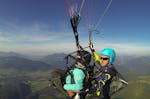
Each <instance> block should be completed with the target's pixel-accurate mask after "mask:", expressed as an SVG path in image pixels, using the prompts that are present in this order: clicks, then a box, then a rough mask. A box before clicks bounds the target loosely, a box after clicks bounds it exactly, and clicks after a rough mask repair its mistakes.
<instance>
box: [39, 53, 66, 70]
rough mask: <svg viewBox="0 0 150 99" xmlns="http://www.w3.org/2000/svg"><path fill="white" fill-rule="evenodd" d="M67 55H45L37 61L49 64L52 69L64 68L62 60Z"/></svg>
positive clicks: (64, 61) (64, 63)
mask: <svg viewBox="0 0 150 99" xmlns="http://www.w3.org/2000/svg"><path fill="white" fill-rule="evenodd" d="M66 55H67V54H64V53H57V54H52V55H47V56H45V57H43V58H42V59H40V60H39V61H42V62H45V63H47V64H50V65H51V66H52V67H53V68H55V69H56V68H65V67H66V60H65V59H64V58H65V56H66Z"/></svg>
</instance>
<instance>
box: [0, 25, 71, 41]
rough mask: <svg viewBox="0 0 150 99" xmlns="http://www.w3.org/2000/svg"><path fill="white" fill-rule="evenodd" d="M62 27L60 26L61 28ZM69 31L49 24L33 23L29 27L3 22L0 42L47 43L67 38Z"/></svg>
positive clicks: (0, 26)
mask: <svg viewBox="0 0 150 99" xmlns="http://www.w3.org/2000/svg"><path fill="white" fill-rule="evenodd" d="M63 27H64V26H62V28H63ZM69 36H71V35H70V33H69V31H68V32H66V31H65V29H64V30H61V29H59V28H58V29H57V30H55V28H54V27H53V26H51V25H49V24H44V23H38V22H34V23H32V24H31V25H19V24H17V23H11V22H10V23H8V22H4V23H3V24H2V23H1V24H0V42H15V43H16V42H19V41H21V42H33V43H35V42H36V43H40V42H47V41H52V40H56V39H60V38H66V37H67V38H68V37H69Z"/></svg>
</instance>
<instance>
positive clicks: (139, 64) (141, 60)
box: [0, 52, 150, 74]
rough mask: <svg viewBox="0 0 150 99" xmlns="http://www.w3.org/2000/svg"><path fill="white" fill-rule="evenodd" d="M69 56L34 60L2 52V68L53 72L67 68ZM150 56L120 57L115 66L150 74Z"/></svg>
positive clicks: (119, 69)
mask: <svg viewBox="0 0 150 99" xmlns="http://www.w3.org/2000/svg"><path fill="white" fill-rule="evenodd" d="M66 55H67V54H64V53H57V54H56V53H55V54H51V55H47V56H44V57H42V58H37V59H32V58H31V57H29V56H26V55H22V54H19V53H15V52H8V53H6V52H0V68H14V69H18V70H25V71H36V70H51V69H56V68H65V67H66V60H65V59H64V57H65V56H66ZM149 60H150V56H136V57H133V56H129V55H126V56H125V55H124V56H123V55H120V56H119V55H118V56H117V57H116V60H115V63H114V66H115V67H116V68H117V70H118V71H120V72H124V73H142V74H149V73H150V68H149V67H150V61H149Z"/></svg>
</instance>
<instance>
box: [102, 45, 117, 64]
mask: <svg viewBox="0 0 150 99" xmlns="http://www.w3.org/2000/svg"><path fill="white" fill-rule="evenodd" d="M100 55H105V56H108V57H109V65H111V64H113V62H114V60H115V56H116V53H115V51H114V50H113V49H111V48H104V49H103V50H102V51H101V52H100Z"/></svg>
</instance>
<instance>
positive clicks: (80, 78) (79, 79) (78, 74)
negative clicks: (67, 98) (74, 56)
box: [64, 65, 85, 91]
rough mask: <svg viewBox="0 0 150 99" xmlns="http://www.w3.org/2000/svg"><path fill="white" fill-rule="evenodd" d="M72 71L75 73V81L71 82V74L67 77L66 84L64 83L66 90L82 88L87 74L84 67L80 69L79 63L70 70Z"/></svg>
mask: <svg viewBox="0 0 150 99" xmlns="http://www.w3.org/2000/svg"><path fill="white" fill-rule="evenodd" d="M70 73H72V74H73V77H74V81H75V83H74V84H72V83H71V79H72V78H71V75H68V76H67V77H66V84H65V85H64V89H65V90H77V91H79V90H82V89H83V83H84V78H85V74H84V71H83V70H82V69H80V68H79V67H78V66H77V65H76V67H75V68H74V69H73V70H70Z"/></svg>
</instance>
